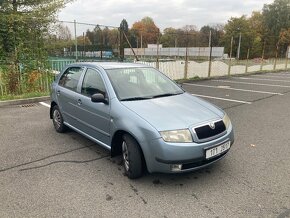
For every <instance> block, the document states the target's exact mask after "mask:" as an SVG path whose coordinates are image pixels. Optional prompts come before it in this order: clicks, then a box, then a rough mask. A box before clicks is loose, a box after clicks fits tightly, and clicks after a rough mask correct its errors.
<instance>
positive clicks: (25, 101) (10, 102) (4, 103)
mask: <svg viewBox="0 0 290 218" xmlns="http://www.w3.org/2000/svg"><path fill="white" fill-rule="evenodd" d="M48 100H50V96H43V97H36V98H27V99H17V100H8V101H0V107H4V106H10V105H20V104H31V103H36V102H40V101H48Z"/></svg>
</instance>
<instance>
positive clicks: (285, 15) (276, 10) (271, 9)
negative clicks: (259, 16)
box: [263, 0, 290, 39]
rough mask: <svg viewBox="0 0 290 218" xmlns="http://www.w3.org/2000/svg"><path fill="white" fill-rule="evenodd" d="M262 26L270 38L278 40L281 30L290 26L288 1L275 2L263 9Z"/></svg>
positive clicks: (276, 0)
mask: <svg viewBox="0 0 290 218" xmlns="http://www.w3.org/2000/svg"><path fill="white" fill-rule="evenodd" d="M263 17H264V24H265V27H266V28H267V30H268V31H269V33H270V34H271V36H275V37H276V39H278V38H279V33H280V31H281V30H282V29H286V28H288V27H289V26H290V1H289V0H275V1H274V2H273V3H272V4H265V5H264V7H263Z"/></svg>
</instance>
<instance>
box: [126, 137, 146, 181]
mask: <svg viewBox="0 0 290 218" xmlns="http://www.w3.org/2000/svg"><path fill="white" fill-rule="evenodd" d="M122 158H123V163H124V169H125V174H126V175H127V176H128V177H129V178H130V179H137V178H139V177H141V176H142V174H143V163H142V151H141V148H140V146H139V144H138V143H137V141H136V140H135V139H134V138H132V137H131V136H130V135H127V134H126V135H124V136H123V142H122Z"/></svg>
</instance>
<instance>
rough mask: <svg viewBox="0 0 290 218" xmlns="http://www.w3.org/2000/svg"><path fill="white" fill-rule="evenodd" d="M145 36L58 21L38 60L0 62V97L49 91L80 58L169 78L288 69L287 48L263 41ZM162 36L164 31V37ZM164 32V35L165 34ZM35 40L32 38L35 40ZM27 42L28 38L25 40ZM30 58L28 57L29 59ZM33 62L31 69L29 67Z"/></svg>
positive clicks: (208, 36)
mask: <svg viewBox="0 0 290 218" xmlns="http://www.w3.org/2000/svg"><path fill="white" fill-rule="evenodd" d="M150 34H151V35H150V36H151V39H146V38H144V36H145V34H143V33H142V31H141V30H140V31H139V32H138V31H136V30H134V31H130V30H129V31H125V30H121V29H120V28H118V27H113V26H104V25H98V24H89V23H79V22H76V21H58V22H56V23H55V24H53V25H51V28H50V30H49V34H48V35H47V36H46V37H45V38H44V39H43V40H44V45H45V46H44V47H43V48H42V49H43V50H44V52H45V53H46V54H47V57H48V58H47V60H45V61H44V63H39V64H34V65H33V66H34V68H31V69H29V71H28V70H27V69H26V67H27V66H26V65H25V66H24V65H23V64H22V63H18V64H17V66H15V65H11V64H9V63H3V62H1V63H0V97H1V96H5V95H10V94H11V95H13V94H22V93H26V92H49V89H50V83H51V82H52V81H53V79H54V76H55V74H57V73H59V72H60V71H61V70H62V69H63V68H64V67H65V66H66V65H67V64H70V63H74V62H83V61H86V62H87V61H90V62H95V61H126V62H138V63H143V64H146V65H149V66H153V67H155V68H158V69H159V70H160V71H162V72H163V73H164V74H166V75H167V76H168V77H170V78H171V79H174V80H179V79H191V78H209V77H217V76H231V75H237V74H248V73H254V72H260V71H276V70H287V69H289V68H290V64H289V63H288V62H289V58H290V51H289V47H286V49H285V46H284V47H283V48H282V47H279V46H278V44H277V46H272V45H270V44H269V45H268V44H267V42H266V41H264V43H262V42H261V43H259V44H258V46H253V44H254V42H252V41H249V40H247V39H244V38H243V34H240V36H239V37H236V38H234V37H232V39H231V40H230V41H226V40H222V39H219V40H217V39H215V38H214V36H213V35H212V33H211V32H209V33H208V34H203V35H201V34H200V33H198V31H197V32H194V33H192V32H186V31H183V32H178V33H173V34H171V35H168V34H167V33H160V32H159V31H158V32H152V33H150ZM166 34H167V35H166ZM165 36H166V37H165ZM36 41H37V40H36ZM31 43H33V42H31ZM31 62H33V60H31ZM35 66H36V67H35Z"/></svg>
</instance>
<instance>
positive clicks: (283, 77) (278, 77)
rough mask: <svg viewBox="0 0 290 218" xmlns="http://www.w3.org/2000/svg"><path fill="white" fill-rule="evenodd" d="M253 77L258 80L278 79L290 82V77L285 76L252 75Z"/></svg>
mask: <svg viewBox="0 0 290 218" xmlns="http://www.w3.org/2000/svg"><path fill="white" fill-rule="evenodd" d="M279 75H280V74H279ZM251 77H257V78H258V77H263V78H277V79H289V80H290V77H287V76H283V75H280V76H268V75H267V76H265V75H251Z"/></svg>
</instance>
